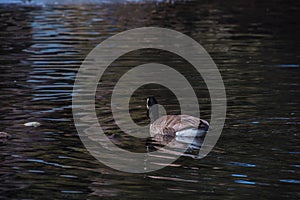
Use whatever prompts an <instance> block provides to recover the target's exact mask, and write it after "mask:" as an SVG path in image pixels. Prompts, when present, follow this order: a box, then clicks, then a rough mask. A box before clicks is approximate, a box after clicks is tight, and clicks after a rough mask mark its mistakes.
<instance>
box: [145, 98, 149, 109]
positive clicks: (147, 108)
mask: <svg viewBox="0 0 300 200" xmlns="http://www.w3.org/2000/svg"><path fill="white" fill-rule="evenodd" d="M148 102H149V98H147V104H146V106H147V109H149V105H148Z"/></svg>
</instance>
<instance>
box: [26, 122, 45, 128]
mask: <svg viewBox="0 0 300 200" xmlns="http://www.w3.org/2000/svg"><path fill="white" fill-rule="evenodd" d="M40 125H41V124H40V123H39V122H27V123H25V124H24V126H33V127H38V126H40Z"/></svg>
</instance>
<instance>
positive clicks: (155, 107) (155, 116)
mask: <svg viewBox="0 0 300 200" xmlns="http://www.w3.org/2000/svg"><path fill="white" fill-rule="evenodd" d="M149 117H150V119H151V123H153V122H154V121H155V120H157V119H158V117H159V114H158V105H157V104H155V105H153V106H151V107H150V115H149Z"/></svg>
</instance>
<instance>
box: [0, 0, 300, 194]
mask: <svg viewBox="0 0 300 200" xmlns="http://www.w3.org/2000/svg"><path fill="white" fill-rule="evenodd" d="M299 13H300V4H299V3H298V2H296V1H278V0H275V1H267V0H265V1H252V2H251V3H250V2H246V1H245V2H239V1H232V2H230V4H229V3H227V2H223V1H212V2H210V3H209V2H207V1H189V2H175V3H163V2H161V3H157V2H148V3H144V2H142V3H132V2H131V3H126V4H113V3H110V4H101V3H99V4H94V5H78V4H77V5H76V4H63V5H54V4H52V5H43V6H40V5H34V4H33V5H32V4H26V5H25V4H14V5H12V4H1V5H0V15H1V18H0V22H1V23H0V26H1V29H0V30H1V31H0V38H1V40H0V46H1V48H0V54H1V56H0V70H1V74H0V78H1V82H0V91H1V95H0V102H1V112H0V131H5V132H8V133H10V134H11V135H12V139H11V140H8V141H7V142H6V143H3V144H1V145H0V159H1V164H0V166H1V169H0V176H1V182H0V183H1V185H0V199H99V198H103V199H174V198H180V199H188V198H190V199H241V198H243V199H253V198H259V199H273V198H275V199H299V197H300V191H299V185H300V175H299V172H300V171H299V167H300V162H299V154H300V148H299V142H300V136H299V125H300V113H299V107H300V93H299V86H300V66H299V65H300V63H299V60H300V56H299V55H300V50H299V46H300V44H299V41H300V40H299V39H300V38H299V36H300V28H299V27H300V26H299V17H300V16H299ZM143 26H158V27H166V28H171V29H174V30H177V31H180V32H183V33H185V34H187V35H189V36H190V37H192V38H193V39H195V40H196V41H198V42H199V43H200V44H202V45H203V46H204V47H205V49H206V50H207V51H208V52H209V53H210V55H211V56H212V58H213V59H214V61H215V62H216V64H217V66H218V68H219V69H220V72H221V74H222V77H223V80H224V83H225V87H226V92H227V98H228V113H227V118H226V124H225V128H224V130H223V132H222V135H221V138H220V139H219V141H218V143H217V145H216V147H215V148H214V150H213V152H211V153H210V154H209V155H208V156H207V157H206V158H205V159H202V160H195V159H192V158H190V157H182V158H180V159H179V160H177V161H176V162H175V163H173V164H172V165H171V166H168V167H166V168H164V169H162V170H159V171H156V172H152V173H149V174H128V173H123V172H118V171H115V170H112V169H110V168H108V167H106V166H105V165H103V164H101V163H99V162H98V161H97V160H96V159H94V158H93V157H92V156H91V155H90V154H89V153H88V152H87V150H86V149H85V148H84V146H83V145H82V143H81V141H80V139H79V137H78V135H77V132H76V129H75V126H74V124H73V119H72V110H71V105H72V102H71V97H72V96H71V94H72V89H73V82H74V79H75V76H76V72H77V70H78V68H79V66H80V64H81V62H82V61H83V59H84V58H85V56H86V55H87V54H88V52H89V51H90V50H91V49H92V48H93V47H95V46H96V45H97V44H98V43H100V42H101V41H103V40H105V39H106V38H108V37H109V36H112V35H114V34H116V33H119V32H121V31H124V30H128V29H131V28H136V27H143ZM152 61H160V62H162V63H164V64H168V65H170V66H172V67H174V68H176V69H178V70H180V72H181V73H183V74H184V75H185V76H186V77H188V78H189V80H190V81H191V84H192V85H193V86H194V87H195V90H196V91H197V93H198V97H199V104H200V107H201V112H202V113H201V117H202V118H204V119H206V120H209V119H210V101H209V94H208V92H207V89H206V86H205V83H204V82H203V80H202V79H201V77H198V76H195V75H194V73H192V72H193V71H192V70H191V66H190V65H189V64H188V63H187V62H185V61H184V60H182V59H180V58H178V57H176V56H174V55H170V54H168V53H167V52H157V51H153V50H145V51H138V52H131V53H129V54H127V55H125V56H124V57H121V58H120V59H118V60H117V61H116V62H114V63H113V64H112V66H111V68H110V70H108V71H107V72H106V73H105V76H104V77H103V80H102V81H103V83H105V84H103V85H104V87H102V88H98V90H97V95H96V100H97V105H96V109H97V114H98V116H99V121H100V122H101V123H102V124H103V125H104V126H105V127H106V130H107V133H108V135H110V134H116V135H117V141H121V143H120V144H119V145H120V146H122V147H123V148H126V149H129V150H131V151H144V147H145V141H140V140H136V139H134V138H131V137H128V136H126V135H124V134H122V132H120V131H119V130H118V127H116V125H115V124H114V122H113V119H112V116H111V113H110V99H109V98H110V92H111V90H112V87H113V85H114V83H115V81H116V80H118V78H119V77H120V76H121V75H122V73H124V72H126V70H128V69H130V68H131V67H133V66H137V65H140V64H143V63H148V62H152ZM149 93H152V94H153V93H155V95H156V96H157V97H158V98H159V99H160V102H161V103H162V104H163V105H165V106H166V108H167V111H168V112H169V113H176V112H178V109H179V108H178V104H177V103H178V102H177V101H176V99H174V96H172V95H173V94H172V93H170V92H168V91H167V89H166V88H163V87H158V86H155V85H154V86H153V85H152V86H145V87H142V88H140V89H139V90H138V91H136V93H135V94H134V95H133V98H132V100H131V105H130V106H131V114H132V118H133V119H134V120H135V121H136V122H137V123H139V124H147V123H148V122H149V121H148V119H147V117H146V111H145V102H144V99H145V97H146V96H148V94H149ZM29 121H38V122H40V123H41V124H42V126H40V127H37V128H33V127H24V126H23V124H24V123H26V122H29ZM139 142H140V143H139Z"/></svg>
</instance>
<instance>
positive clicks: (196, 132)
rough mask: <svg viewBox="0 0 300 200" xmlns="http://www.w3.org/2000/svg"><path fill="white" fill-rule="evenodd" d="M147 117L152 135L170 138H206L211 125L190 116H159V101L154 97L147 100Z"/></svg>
mask: <svg viewBox="0 0 300 200" xmlns="http://www.w3.org/2000/svg"><path fill="white" fill-rule="evenodd" d="M147 115H148V117H150V119H151V124H150V135H151V137H155V136H156V135H163V136H169V137H173V138H174V137H204V136H205V134H206V132H207V131H208V128H209V123H208V122H207V121H205V120H203V119H199V118H197V117H193V116H190V115H164V116H161V117H159V116H158V105H157V101H156V99H155V98H154V97H153V96H150V97H148V98H147Z"/></svg>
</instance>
